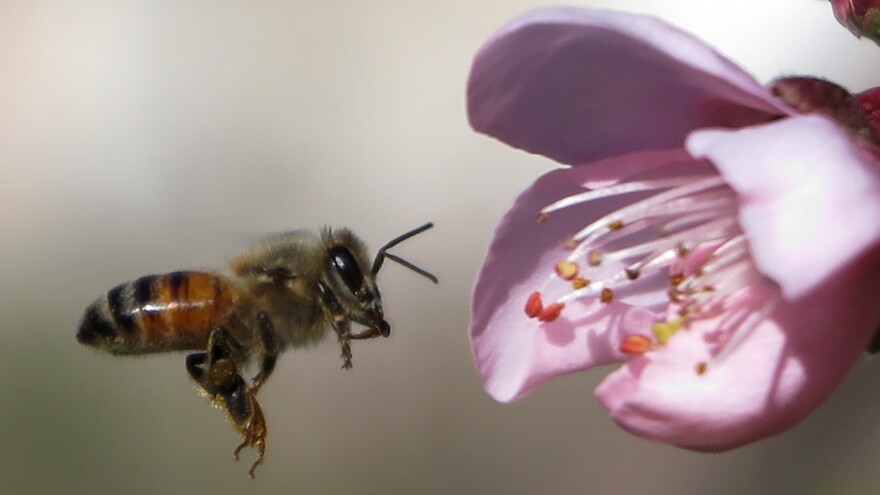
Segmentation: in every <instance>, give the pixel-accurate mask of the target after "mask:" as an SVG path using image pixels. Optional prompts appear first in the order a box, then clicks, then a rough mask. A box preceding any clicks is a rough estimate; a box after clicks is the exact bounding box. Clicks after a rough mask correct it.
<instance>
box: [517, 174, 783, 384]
mask: <svg viewBox="0 0 880 495" xmlns="http://www.w3.org/2000/svg"><path fill="white" fill-rule="evenodd" d="M632 193H641V196H640V199H638V200H635V201H634V202H632V203H630V204H629V205H627V206H625V207H623V208H620V209H618V210H616V211H614V212H611V213H609V214H607V215H605V216H603V217H601V218H599V219H598V220H596V221H594V222H592V223H590V224H589V225H586V226H585V227H583V228H582V229H581V230H579V231H578V232H576V233H575V234H574V235H573V236H572V237H571V238H570V239H569V240H568V241H566V243H565V247H566V248H567V249H569V250H570V253H569V255H568V256H566V257H565V258H564V259H561V260H559V261H558V262H557V263H556V265H555V267H554V269H553V271H552V272H551V273H549V274H548V276H547V279H546V280H545V282H544V283H543V284H542V285H541V286H540V287H539V288H538V290H537V291H535V292H534V293H532V294H531V295H530V296H529V298H528V300H527V302H526V306H525V312H526V314H527V315H528V317H529V318H537V319H538V320H539V321H543V322H550V321H553V320H555V319H556V318H558V317H559V316H560V315H561V314H562V313H563V312H564V308H565V306H566V305H568V304H571V303H572V302H574V301H577V300H584V299H597V300H598V301H600V302H601V303H605V304H607V303H611V302H612V301H614V300H617V299H618V298H621V299H624V300H626V299H627V298H628V297H637V296H640V295H646V294H649V293H657V292H660V293H665V300H666V305H667V306H669V307H671V308H673V311H672V312H670V314H671V317H670V320H669V321H666V322H663V323H658V324H655V325H654V326H653V328H652V329H651V332H650V335H649V334H647V333H646V334H644V335H630V336H628V337H626V338H624V339H623V341H622V342H621V343H620V350H621V351H622V352H624V353H627V354H642V353H644V352H647V351H648V350H651V349H653V348H655V347H657V346H662V345H665V344H666V342H667V341H668V340H669V339H670V338H671V337H672V335H674V334H675V333H676V332H677V331H678V330H679V329H681V328H686V327H687V325H688V324H689V323H690V322H691V321H693V320H695V319H699V318H705V317H709V316H715V315H718V314H719V313H720V312H725V313H726V314H725V318H723V319H722V323H720V324H719V325H720V326H722V327H724V328H720V329H719V330H720V334H722V335H723V336H724V338H723V342H722V345H721V346H720V347H719V348H718V349H717V350H716V352H715V354H714V357H713V359H712V361H713V362H714V361H718V360H720V359H723V357H724V356H726V355H728V354H729V352H730V351H731V350H733V349H734V348H735V347H736V346H737V345H738V343H739V342H741V341H742V339H744V338H745V337H746V336H747V335H748V334H749V332H750V331H751V330H752V329H753V328H754V327H755V326H757V324H758V323H760V322H761V321H762V320H763V319H764V318H765V317H766V316H767V315H768V314H769V313H770V311H772V308H773V305H774V303H775V300H774V301H770V302H769V303H767V304H765V305H764V306H762V307H759V308H755V307H753V306H747V307H746V306H743V307H741V308H737V307H734V309H733V310H731V308H729V307H727V305H725V301H726V300H727V299H728V297H729V296H730V295H732V294H733V293H735V292H737V291H739V290H740V289H742V288H744V287H747V286H749V285H751V284H754V283H757V282H759V281H760V280H761V279H762V275H761V274H760V273H759V272H758V271H757V269H756V268H755V266H754V264H753V263H752V260H751V256H750V253H749V247H748V243H747V241H746V237H745V234H744V233H743V231H742V230H741V229H740V227H739V223H738V222H737V210H738V204H737V196H736V193H735V192H734V191H733V190H732V189H730V187H728V186H727V185H726V183H725V182H724V180H723V178H722V177H721V176H720V175H718V173H717V172H714V171H713V172H702V173H701V174H700V175H693V174H691V175H679V176H672V177H670V176H665V177H663V178H662V179H651V180H634V181H629V182H621V183H617V184H614V185H611V186H608V187H604V188H600V189H594V190H589V191H585V192H583V193H579V194H575V195H573V196H569V197H566V198H563V199H561V200H559V201H557V202H555V203H553V204H550V205H548V206H546V207H544V208H543V209H542V210H541V211H540V214H539V215H538V220H539V222H544V221H548V220H549V219H550V218H551V217H552V213H553V212H554V211H558V210H561V209H563V208H568V207H571V206H574V205H580V204H584V203H587V202H590V201H595V200H598V199H600V198H608V197H611V196H621V195H627V194H632ZM592 272H603V273H604V274H603V275H602V276H599V277H596V276H590V275H591V274H592ZM560 283H563V284H566V285H567V287H566V288H564V289H563V290H562V291H561V294H562V295H561V296H559V297H558V298H556V299H555V300H554V301H552V302H551V303H550V304H545V303H544V301H543V294H545V293H549V292H553V293H557V294H558V293H560V290H559V287H558V285H559V284H560ZM551 286H552V287H551ZM619 296H620V297H619ZM728 313H729V314H728ZM710 364H711V363H705V362H704V363H698V364H697V366H696V371H697V373H700V374H702V373H704V372H705V371H706V370H707V369H708V368H709V367H710Z"/></svg>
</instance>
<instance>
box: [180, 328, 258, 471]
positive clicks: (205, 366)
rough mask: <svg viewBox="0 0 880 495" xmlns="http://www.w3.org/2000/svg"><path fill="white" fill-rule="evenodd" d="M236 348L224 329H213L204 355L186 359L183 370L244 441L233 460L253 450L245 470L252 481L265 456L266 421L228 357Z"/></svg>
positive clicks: (234, 342) (236, 450)
mask: <svg viewBox="0 0 880 495" xmlns="http://www.w3.org/2000/svg"><path fill="white" fill-rule="evenodd" d="M239 347H240V346H239V344H238V342H236V341H235V339H234V338H233V337H232V336H231V335H230V334H229V332H228V331H227V330H226V329H224V328H222V327H217V328H215V329H214V330H213V331H212V332H211V335H210V337H209V338H208V349H207V352H198V353H195V354H190V355H188V356H187V357H186V369H187V371H188V372H189V375H190V377H192V379H193V380H194V381H195V382H196V383H197V384H198V385H199V387H201V388H202V390H203V391H204V392H205V393H206V394H207V395H208V397H210V398H211V400H212V401H213V402H214V405H215V406H217V407H218V408H220V409H222V410H223V411H224V412H225V413H226V416H227V417H228V418H229V420H230V421H231V422H232V424H233V425H235V427H236V428H237V429H238V431H239V432H240V433H241V434H242V436H243V437H244V441H242V443H241V444H240V445H239V446H238V447H236V449H235V452H234V456H235V459H236V460H237V459H238V454H239V452H241V449H243V448H244V447H251V446H252V447H255V448H256V449H257V460H256V461H254V463H253V465H251V468H250V469H249V470H248V475H249V476H250V477H252V478H253V477H254V470H255V469H256V468H257V466H258V465H259V464H260V463H262V462H263V459H264V458H265V456H266V433H267V430H266V419H265V417H264V416H263V410H262V408H261V407H260V403H259V402H257V397H256V391H255V390H254V389H251V388H249V387H248V386H247V382H245V380H244V378H242V377H241V374H240V373H239V371H238V366H237V365H236V363H235V360H234V359H233V357H232V356H233V355H234V354H235V353H236V350H238V348H239Z"/></svg>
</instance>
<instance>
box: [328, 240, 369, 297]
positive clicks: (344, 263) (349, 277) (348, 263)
mask: <svg viewBox="0 0 880 495" xmlns="http://www.w3.org/2000/svg"><path fill="white" fill-rule="evenodd" d="M327 256H329V257H330V263H332V264H333V268H335V269H336V273H338V274H339V276H340V277H341V278H342V281H343V282H344V283H345V285H346V287H348V288H349V290H351V292H352V293H355V292H357V291H359V290H360V289H361V288H362V287H363V286H364V274H363V272H361V268H360V266H359V265H358V262H357V260H356V259H355V257H354V255H353V254H351V251H349V250H348V248H346V247H345V246H333V247H331V248H330V249H329V250H328V251H327Z"/></svg>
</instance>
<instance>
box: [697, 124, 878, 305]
mask: <svg viewBox="0 0 880 495" xmlns="http://www.w3.org/2000/svg"><path fill="white" fill-rule="evenodd" d="M687 148H688V150H689V151H690V152H691V153H692V154H694V156H697V157H705V158H708V159H709V160H711V161H712V162H713V163H714V164H715V166H716V167H717V168H718V170H719V171H720V172H721V174H722V175H723V176H724V178H725V179H726V180H727V181H728V183H729V184H730V186H731V187H732V188H733V189H734V190H736V191H737V193H738V194H739V195H740V197H741V209H740V223H741V225H742V228H743V231H745V233H746V234H747V236H748V238H749V241H750V247H751V250H752V255H753V258H754V260H755V263H756V264H757V265H758V268H759V269H760V271H761V272H762V273H763V274H765V275H767V276H768V277H770V278H772V279H773V280H774V281H775V282H776V283H778V284H779V285H780V286H781V288H782V292H783V294H784V295H785V297H786V298H788V299H795V298H798V297H800V296H801V295H803V294H804V293H806V292H809V291H811V290H814V289H815V288H816V286H817V285H818V284H822V283H826V281H827V279H828V278H829V277H830V276H831V275H832V274H833V273H835V272H836V271H837V270H839V269H840V268H841V267H842V266H844V265H846V264H848V263H850V262H851V261H852V260H853V259H854V258H855V257H857V256H859V255H861V254H863V253H864V252H865V251H866V250H869V249H877V248H878V246H880V173H878V168H877V161H876V159H875V158H874V157H873V155H871V154H869V153H868V152H866V151H864V150H863V149H861V148H860V147H858V146H857V145H856V144H854V143H853V141H852V140H851V139H849V137H848V136H847V135H846V134H845V133H844V132H843V131H842V130H840V128H839V127H838V126H837V125H836V124H835V123H833V122H831V121H830V120H828V119H825V118H822V117H815V116H801V117H792V118H788V119H785V120H782V121H779V122H774V123H772V124H766V125H761V126H754V127H750V128H746V129H742V130H738V131H728V130H706V131H698V132H695V133H693V134H692V135H691V136H690V137H689V138H688V141H687Z"/></svg>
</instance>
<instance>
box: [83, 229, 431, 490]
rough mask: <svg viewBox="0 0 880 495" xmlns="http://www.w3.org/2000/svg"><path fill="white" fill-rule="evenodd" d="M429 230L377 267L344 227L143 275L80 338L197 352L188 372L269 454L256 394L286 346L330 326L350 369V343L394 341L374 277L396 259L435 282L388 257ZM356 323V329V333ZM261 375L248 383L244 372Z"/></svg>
mask: <svg viewBox="0 0 880 495" xmlns="http://www.w3.org/2000/svg"><path fill="white" fill-rule="evenodd" d="M431 227H433V224H431V223H427V224H425V225H422V226H421V227H419V228H416V229H414V230H411V231H409V232H407V233H405V234H403V235H401V236H399V237H396V238H395V239H393V240H391V241H390V242H388V243H386V244H385V245H384V246H383V247H382V248H381V249H379V250H378V252H377V253H376V256H375V258H374V259H373V261H372V263H370V260H369V258H368V256H367V248H366V246H365V245H364V243H363V242H362V241H361V240H360V239H359V238H358V237H357V236H356V235H355V234H354V233H353V232H352V231H351V230H348V229H331V228H324V229H322V230H320V231H319V232H314V231H308V230H298V231H293V232H289V233H285V234H280V235H277V236H275V237H271V238H269V239H267V240H265V241H264V242H262V243H260V244H258V245H256V246H254V247H253V248H251V249H250V250H249V251H247V252H245V253H244V254H243V255H241V256H239V257H237V258H234V259H233V260H232V261H231V263H230V264H229V267H228V269H227V270H226V271H222V272H219V271H218V272H212V271H178V272H172V273H166V274H162V275H147V276H144V277H141V278H138V279H137V280H133V281H129V282H126V283H123V284H120V285H117V286H116V287H114V288H112V289H110V290H109V291H107V293H106V294H105V295H104V296H102V297H100V298H98V299H97V300H96V301H95V302H93V303H92V304H91V305H89V306H88V307H87V308H86V310H85V313H84V315H83V318H82V322H81V323H80V326H79V330H78V331H77V334H76V339H77V340H78V341H79V342H80V343H82V344H85V345H87V346H91V347H94V348H96V349H100V350H102V351H106V352H109V353H110V354H115V355H133V354H148V353H156V352H168V351H195V352H192V353H191V354H188V355H187V356H186V371H187V373H188V374H189V376H190V378H192V380H193V381H194V382H195V384H196V387H197V388H198V389H199V391H200V392H201V393H202V394H203V395H206V396H207V397H208V398H209V399H210V400H211V401H212V402H213V403H214V405H215V406H216V407H218V408H219V409H221V410H223V411H224V412H225V414H226V415H227V417H228V418H229V421H230V422H231V423H232V424H233V425H234V426H235V428H236V429H237V430H238V432H239V433H240V434H241V436H242V438H243V441H242V442H241V444H239V445H238V446H237V447H236V448H235V450H234V457H235V459H236V460H238V458H239V453H240V452H241V450H242V449H243V448H245V447H254V448H255V449H256V451H257V457H256V460H255V461H254V463H253V464H252V465H251V467H250V470H249V471H248V475H249V476H250V477H251V478H253V477H254V471H255V470H256V468H257V466H259V465H260V464H261V463H262V462H263V460H264V459H265V456H266V437H267V429H266V419H265V416H264V415H263V410H262V408H261V407H260V404H259V402H258V401H257V392H258V391H259V390H260V388H261V387H262V386H263V384H265V383H266V380H267V379H268V378H269V376H270V375H271V374H272V371H273V370H274V369H275V362H276V360H277V358H278V355H279V354H280V353H281V352H282V351H284V350H285V349H289V348H300V347H305V346H309V345H310V344H314V343H317V342H318V341H320V340H321V339H322V338H324V337H325V336H326V334H327V333H329V330H330V329H332V330H333V331H334V332H335V333H336V337H337V338H338V341H339V345H340V347H341V358H342V368H345V369H348V368H351V365H352V362H351V360H352V354H351V341H353V340H365V339H372V338H376V337H388V336H389V335H390V334H391V326H390V325H389V324H388V322H387V321H386V320H385V313H384V312H383V310H382V296H381V295H380V294H379V288H378V286H377V284H376V275H377V274H378V272H379V269H380V268H381V267H382V264H383V262H384V261H385V259H386V258H387V259H390V260H393V261H395V262H397V263H400V264H401V265H403V266H405V267H407V268H409V269H410V270H413V271H414V272H416V273H418V274H419V275H422V276H424V277H426V278H428V279H429V280H431V281H432V282H434V283H437V278H436V277H435V276H434V275H432V274H430V273H429V272H427V271H425V270H423V269H421V268H419V267H417V266H415V265H413V264H412V263H410V262H408V261H406V260H404V259H403V258H400V257H399V256H396V255H394V254H392V253H389V252H388V250H389V249H391V248H392V247H394V246H396V245H397V244H399V243H401V242H403V241H405V240H407V239H409V238H411V237H413V236H415V235H417V234H420V233H422V232H424V231H425V230H428V229H430V228H431ZM352 324H357V325H360V326H361V327H363V328H361V329H360V330H358V331H354V330H352ZM251 363H255V364H256V365H257V366H258V368H259V371H258V372H257V373H256V376H254V377H253V379H252V380H251V381H250V382H248V381H247V380H246V379H245V378H244V377H243V376H242V372H243V371H242V370H243V369H244V368H246V367H247V366H248V365H249V364H251Z"/></svg>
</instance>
